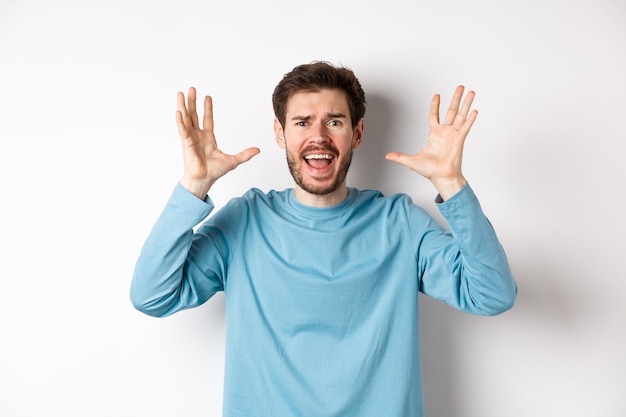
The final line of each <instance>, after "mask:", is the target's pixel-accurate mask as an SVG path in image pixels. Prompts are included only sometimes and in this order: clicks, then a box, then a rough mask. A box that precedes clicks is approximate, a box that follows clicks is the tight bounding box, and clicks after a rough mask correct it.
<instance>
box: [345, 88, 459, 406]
mask: <svg viewBox="0 0 626 417" xmlns="http://www.w3.org/2000/svg"><path fill="white" fill-rule="evenodd" d="M405 111H406V109H404V108H403V106H402V104H401V103H397V102H394V101H392V99H391V98H390V97H388V96H385V94H384V93H376V92H374V93H371V92H370V93H368V96H367V113H366V117H365V134H364V140H363V144H362V145H361V147H360V148H359V149H357V150H356V151H355V155H354V159H353V164H352V167H351V171H350V178H349V179H348V184H349V185H350V186H354V187H357V188H361V189H378V190H382V191H383V192H384V193H385V194H386V195H389V194H391V193H395V192H405V193H407V194H411V193H413V192H414V191H416V188H417V187H416V185H415V184H416V182H418V181H420V180H421V177H419V176H418V174H416V173H413V172H411V171H408V170H407V168H405V167H403V166H400V165H397V164H395V163H392V162H389V161H386V160H385V154H386V153H387V152H390V151H403V152H407V153H409V152H415V151H416V148H417V147H420V146H423V144H424V143H408V142H407V141H412V140H413V139H412V138H404V137H401V136H402V134H401V130H402V129H401V127H400V126H399V119H401V118H404V117H405V116H406V115H403V112H405ZM424 120H426V118H424ZM412 133H415V134H417V133H418V132H412ZM424 194H427V195H426V196H424V198H425V199H426V201H428V199H430V201H431V205H432V200H433V194H434V191H431V190H429V193H424ZM414 200H415V198H414ZM416 203H417V204H420V202H419V201H416ZM424 209H426V210H427V211H429V212H431V210H432V207H428V206H425V207H424ZM419 299H420V306H419V317H420V319H419V321H420V350H421V352H420V355H421V361H422V378H423V386H424V403H425V406H424V408H425V412H426V415H427V416H429V417H460V416H461V410H458V409H457V406H456V405H455V404H458V403H459V401H456V399H457V398H458V393H457V390H456V388H455V380H456V378H455V375H454V369H455V358H454V355H453V350H452V343H454V340H453V339H454V338H453V337H452V334H451V332H452V329H453V328H454V323H453V322H454V315H455V314H458V313H457V312H456V311H454V310H452V309H451V307H448V306H446V305H444V304H442V303H440V302H438V301H435V300H432V299H429V298H427V297H425V296H420V298H419Z"/></svg>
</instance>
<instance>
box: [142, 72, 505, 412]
mask: <svg viewBox="0 0 626 417" xmlns="http://www.w3.org/2000/svg"><path fill="white" fill-rule="evenodd" d="M463 91H464V89H463V87H458V88H457V89H456V91H455V92H454V95H453V98H452V103H451V105H450V108H449V109H448V112H447V113H446V116H445V120H444V122H443V123H440V121H439V101H440V99H439V96H438V95H436V96H435V97H434V98H433V101H432V105H431V111H430V133H429V137H428V142H427V144H426V147H425V148H424V150H423V151H422V152H420V153H418V154H416V155H406V154H403V153H399V152H393V153H390V154H388V155H387V156H386V158H387V159H389V160H391V161H395V162H398V163H400V164H403V165H405V166H407V167H408V168H410V169H412V170H414V171H416V172H417V173H419V174H421V175H423V176H425V177H426V178H428V179H429V180H430V181H431V182H432V183H433V185H434V186H435V188H436V190H437V191H438V193H439V195H438V196H437V200H436V201H437V203H438V207H439V209H440V211H441V213H442V214H443V216H444V218H445V219H446V221H447V223H448V227H449V229H450V232H448V231H446V230H445V229H444V228H443V227H441V226H440V225H438V224H437V223H436V222H435V221H434V220H433V219H432V218H431V217H429V216H428V215H427V214H426V213H425V212H424V211H423V210H422V209H420V208H419V207H417V206H415V205H414V204H413V203H412V202H411V200H410V199H409V197H408V196H406V195H394V196H391V197H385V196H383V195H382V194H381V193H380V192H376V191H360V190H357V189H354V188H349V187H347V185H346V174H347V172H348V169H349V166H350V161H351V159H352V153H353V151H354V150H355V149H356V148H358V147H359V145H360V144H361V141H362V140H363V130H364V121H363V116H364V114H365V95H364V93H363V90H362V88H361V86H360V84H359V82H358V80H357V78H356V77H355V76H354V74H353V73H352V71H350V70H348V69H345V68H336V67H333V66H331V65H329V64H327V63H323V62H317V63H313V64H307V65H301V66H298V67H296V68H294V69H293V70H292V71H291V72H289V73H288V74H286V75H285V76H284V78H283V79H282V80H281V81H280V83H279V84H278V85H277V87H276V89H275V91H274V95H273V103H274V111H275V115H276V119H275V122H274V132H275V136H276V142H277V143H278V145H279V146H280V147H281V148H283V149H285V151H286V154H287V161H288V166H289V170H290V172H291V175H292V176H293V178H294V181H295V186H294V188H293V189H287V190H284V191H270V192H268V193H264V192H262V191H260V190H258V189H254V188H253V189H251V190H250V191H248V192H247V193H246V194H244V195H243V196H242V197H239V198H235V199H233V200H231V201H230V202H229V203H228V204H227V205H226V206H225V207H224V208H223V209H221V210H219V211H218V212H217V213H215V214H213V215H212V216H211V217H209V218H208V220H206V221H205V223H204V224H203V225H202V226H201V227H200V228H199V229H198V230H197V232H196V233H194V232H193V230H192V228H193V227H194V226H196V225H197V224H199V223H200V222H201V221H203V220H204V219H205V218H206V217H207V216H208V215H209V213H210V212H211V210H212V209H213V205H212V203H211V200H210V198H209V197H208V196H207V193H208V192H209V190H210V188H211V185H212V184H213V183H214V182H215V181H216V180H217V179H218V178H220V177H221V176H222V175H224V174H226V173H227V172H228V171H230V170H232V169H234V168H236V167H237V166H238V165H239V164H241V163H243V162H246V161H248V160H249V159H250V158H252V157H253V156H254V155H256V154H257V153H258V152H259V150H258V149H256V148H249V149H246V150H244V151H242V152H240V153H238V154H235V155H226V154H224V153H222V152H221V151H220V150H219V148H218V147H217V144H216V141H215V137H214V135H213V116H212V102H211V99H210V98H209V97H206V98H205V101H204V119H203V127H202V128H201V127H200V125H199V120H198V115H197V112H196V104H195V102H196V92H195V90H194V89H193V88H191V89H190V90H189V94H188V98H187V103H185V98H184V96H183V94H182V93H179V95H178V111H177V117H176V121H177V124H178V130H179V133H180V137H181V139H182V143H183V157H184V173H183V177H182V179H181V180H180V183H179V184H178V185H177V186H176V188H175V190H174V192H173V194H172V196H171V199H170V201H169V202H168V204H167V206H166V207H165V210H164V211H163V213H162V215H161V217H160V218H159V220H158V221H157V223H156V224H155V226H154V229H153V230H152V232H151V234H150V236H149V237H148V239H147V241H146V242H145V245H144V248H143V250H142V253H141V255H140V257H139V260H138V262H137V266H136V270H135V275H134V277H133V282H132V286H131V299H132V302H133V304H134V305H135V307H136V308H137V309H139V310H140V311H143V312H144V313H146V314H150V315H154V316H167V315H170V314H173V313H175V312H176V311H179V310H182V309H185V308H191V307H195V306H198V305H200V304H202V303H204V302H205V301H207V300H208V299H209V298H210V297H211V296H212V295H213V294H215V293H216V292H217V291H224V293H225V296H226V309H227V313H226V314H227V320H226V325H227V333H226V345H227V346H226V362H225V380H224V383H225V387H224V410H223V413H224V416H226V417H233V416H245V417H251V416H280V417H286V416H307V417H313V416H325V417H326V416H359V417H368V416H371V417H380V416H386V417H407V416H422V415H423V405H422V387H421V371H420V362H419V344H418V308H417V303H418V292H419V291H421V292H423V293H424V294H427V295H429V296H431V297H434V298H436V299H439V300H441V301H443V302H445V303H447V304H449V305H451V306H453V307H455V308H458V309H461V310H464V311H467V312H470V313H474V314H483V315H493V314H499V313H501V312H503V311H505V310H507V309H509V308H510V307H511V306H512V305H513V303H514V300H515V297H516V291H517V289H516V285H515V282H514V280H513V277H512V275H511V272H510V269H509V266H508V263H507V260H506V256H505V253H504V251H503V249H502V247H501V246H500V244H499V242H498V239H497V237H496V235H495V233H494V231H493V229H492V227H491V225H490V223H489V222H488V221H487V219H486V218H485V216H484V214H483V212H482V210H481V207H480V205H479V203H478V201H477V199H476V197H475V195H474V193H473V192H472V189H471V188H470V186H469V185H468V184H467V181H466V180H465V178H464V177H463V174H462V172H461V156H462V150H463V144H464V141H465V138H466V136H467V134H468V132H469V130H470V128H471V126H472V124H473V122H474V120H475V119H476V116H477V112H476V111H475V110H474V111H470V106H471V104H472V101H473V98H474V93H473V92H469V93H467V95H466V96H465V98H464V99H463Z"/></svg>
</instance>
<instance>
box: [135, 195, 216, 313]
mask: <svg viewBox="0 0 626 417" xmlns="http://www.w3.org/2000/svg"><path fill="white" fill-rule="evenodd" d="M213 207H214V206H213V203H212V202H211V200H210V199H209V197H207V198H206V199H205V200H204V201H202V200H200V199H198V198H197V197H196V196H194V195H193V194H191V193H190V192H189V191H187V190H186V189H185V188H184V187H183V186H182V185H180V184H178V185H177V186H176V188H175V189H174V191H173V193H172V195H171V197H170V199H169V201H168V203H167V205H166V206H165V208H164V210H163V212H162V213H161V215H160V217H159V219H158V220H157V222H156V223H155V225H154V227H153V228H152V231H151V232H150V234H149V236H148V238H147V239H146V241H145V243H144V245H143V248H142V250H141V253H140V255H139V258H138V260H137V263H136V265H135V271H134V274H133V279H132V283H131V288H130V299H131V302H132V304H133V306H134V307H135V308H136V309H137V310H139V311H141V312H143V313H145V314H148V315H150V316H155V317H163V316H168V315H170V314H173V313H175V312H177V311H179V310H182V309H186V308H192V307H196V306H199V305H201V304H202V303H204V302H206V301H207V300H208V299H209V298H211V296H213V295H214V294H215V293H216V292H217V291H220V290H222V289H223V283H222V278H221V277H220V275H219V273H215V272H213V271H211V270H210V269H205V270H201V269H200V268H198V267H197V266H196V265H195V263H194V262H193V261H192V260H191V259H190V257H189V252H190V248H191V247H192V244H193V240H194V232H193V228H194V227H195V226H196V225H197V224H199V223H200V222H201V221H202V220H204V219H205V218H206V217H207V216H208V215H209V213H210V212H211V211H212V210H213ZM214 252H216V254H217V255H219V251H217V250H216V251H214ZM216 263H219V262H218V261H216ZM216 269H219V268H216Z"/></svg>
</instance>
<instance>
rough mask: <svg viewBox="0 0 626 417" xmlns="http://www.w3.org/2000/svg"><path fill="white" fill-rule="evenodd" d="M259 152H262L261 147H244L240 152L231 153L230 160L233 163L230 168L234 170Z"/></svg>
mask: <svg viewBox="0 0 626 417" xmlns="http://www.w3.org/2000/svg"><path fill="white" fill-rule="evenodd" d="M259 152H261V150H260V149H259V148H248V149H244V150H243V151H241V152H239V153H238V154H235V155H230V161H231V165H232V166H231V168H230V169H231V170H233V169H235V168H237V167H238V166H239V165H241V164H243V163H244V162H248V161H249V160H250V159H252V158H253V157H254V156H255V155H257V154H258V153H259Z"/></svg>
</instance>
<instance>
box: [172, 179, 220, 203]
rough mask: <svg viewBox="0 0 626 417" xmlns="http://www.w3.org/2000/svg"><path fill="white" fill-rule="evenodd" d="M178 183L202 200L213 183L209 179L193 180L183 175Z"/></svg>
mask: <svg viewBox="0 0 626 417" xmlns="http://www.w3.org/2000/svg"><path fill="white" fill-rule="evenodd" d="M180 185H182V186H183V187H185V189H186V190H187V191H189V192H190V193H192V194H193V195H195V196H196V197H198V198H199V199H200V200H204V199H205V198H206V196H207V194H208V193H209V190H210V189H211V186H212V185H213V182H211V181H206V180H205V181H201V180H193V179H190V178H186V177H183V178H181V180H180Z"/></svg>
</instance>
